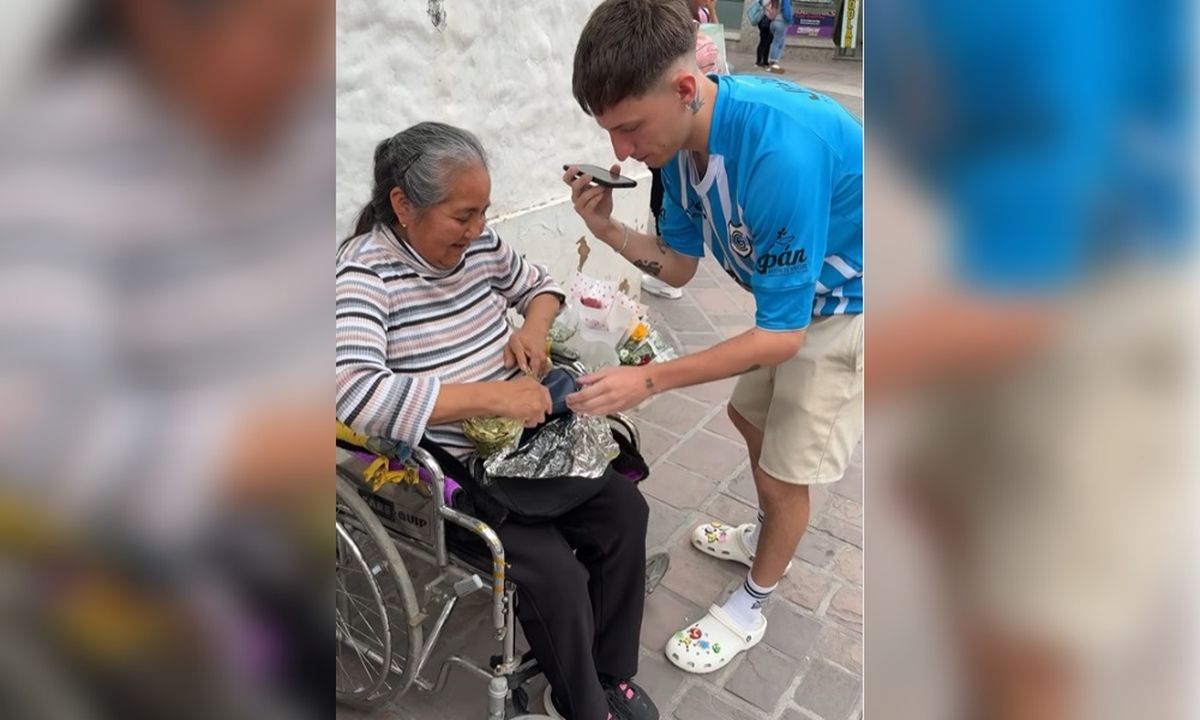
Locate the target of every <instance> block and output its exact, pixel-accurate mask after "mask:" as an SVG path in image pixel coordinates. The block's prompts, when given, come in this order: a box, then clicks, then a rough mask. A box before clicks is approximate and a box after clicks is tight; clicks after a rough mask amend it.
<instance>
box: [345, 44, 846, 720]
mask: <svg viewBox="0 0 1200 720" xmlns="http://www.w3.org/2000/svg"><path fill="white" fill-rule="evenodd" d="M730 60H731V61H732V62H734V63H735V65H736V66H737V69H738V71H739V72H740V71H744V69H746V68H749V69H751V70H756V68H754V63H753V56H749V55H747V56H742V55H741V54H738V53H731V54H730ZM784 67H785V68H787V70H788V73H787V74H786V75H785V77H788V78H790V79H794V80H796V81H798V82H800V83H802V84H804V85H806V86H808V87H812V88H813V89H815V90H818V91H823V92H827V93H829V94H830V95H832V96H833V97H835V98H836V99H837V100H839V101H840V102H842V103H843V104H844V105H845V106H846V107H847V109H849V110H850V111H851V112H853V113H855V114H856V115H858V116H860V117H861V113H862V81H861V69H862V64H861V63H859V62H854V61H831V62H818V61H799V60H797V61H793V62H791V63H789V62H788V60H787V59H786V56H785V61H784ZM642 299H643V302H645V303H646V304H647V305H649V306H650V308H651V310H652V317H653V318H654V319H655V320H656V321H657V322H658V324H659V326H660V327H666V328H669V329H670V333H672V334H673V335H674V336H675V339H676V340H677V343H678V346H679V347H680V348H681V349H682V350H685V351H689V352H690V351H694V350H699V349H703V348H705V347H708V346H709V345H712V344H713V343H715V342H718V341H720V340H722V339H724V338H726V337H730V336H732V335H735V334H737V333H739V332H741V331H743V330H745V329H747V328H749V327H750V325H751V324H752V322H753V314H754V304H753V300H752V298H751V297H750V295H749V294H748V293H746V292H744V291H743V290H741V289H740V288H739V287H738V286H737V285H736V284H735V283H734V282H733V281H732V280H731V279H729V278H728V277H727V276H726V275H725V274H724V272H722V271H721V270H720V269H719V268H718V267H716V266H715V265H714V264H712V263H710V262H708V261H705V262H703V263H701V266H700V271H699V272H698V273H697V276H696V278H695V279H694V280H693V281H692V282H691V283H690V284H689V285H688V287H687V288H686V289H685V292H684V296H683V297H682V298H681V299H678V300H662V299H659V298H655V297H651V296H648V295H647V296H643V298H642ZM732 387H733V380H726V381H722V382H716V383H710V384H708V385H703V386H699V387H694V388H688V389H685V390H681V391H675V392H669V393H665V394H663V395H660V396H658V397H656V398H654V399H653V400H651V401H650V402H649V403H647V404H646V405H645V406H644V407H642V408H641V409H639V410H638V411H637V412H636V413H634V415H635V418H636V420H637V422H638V426H639V428H640V430H641V434H642V442H643V450H644V452H645V454H646V458H647V460H648V461H649V462H650V463H651V474H650V477H649V478H648V479H647V480H646V481H645V482H644V483H643V484H642V486H641V487H642V489H643V491H644V493H645V494H646V496H647V500H648V501H649V503H650V530H649V533H648V536H647V540H646V542H647V546H648V548H649V549H650V550H651V551H654V550H668V551H669V552H670V554H671V569H670V571H669V572H668V573H667V576H666V577H665V578H664V580H663V582H662V585H660V587H659V588H658V590H656V591H655V592H654V594H652V595H651V596H650V597H649V598H648V599H647V604H646V616H645V622H644V623H643V627H642V636H641V640H642V649H641V668H640V672H639V675H638V677H637V680H638V682H639V683H641V684H642V685H643V686H644V687H645V688H646V689H647V691H648V692H649V693H650V695H651V696H652V697H653V698H654V700H655V701H656V703H657V704H658V706H659V709H660V711H661V716H662V718H663V720H751V719H754V720H767V719H770V720H802V719H808V720H813V719H818V720H860V719H861V718H862V701H861V697H860V696H861V690H862V669H863V638H862V628H863V585H862V582H863V507H862V497H863V476H862V448H861V447H860V448H859V449H858V451H857V452H856V453H855V461H854V462H853V464H852V465H851V467H850V469H849V470H848V471H847V474H846V476H845V477H844V478H843V479H842V480H841V482H838V483H835V484H833V485H829V486H825V487H818V488H815V489H814V492H813V495H812V497H813V510H812V516H811V523H810V526H809V530H808V531H807V532H806V533H805V535H804V538H803V539H802V540H801V542H800V545H799V547H798V548H797V550H796V559H797V561H796V562H795V563H794V567H793V569H792V572H791V573H790V574H789V575H788V576H787V577H785V578H784V579H783V581H782V582H781V584H780V586H779V589H778V590H777V591H776V592H775V594H774V596H773V597H772V599H771V601H770V605H769V607H768V612H767V618H768V621H769V626H768V629H767V634H766V638H765V639H764V640H763V642H762V643H760V644H759V645H758V646H757V647H755V648H754V649H752V650H751V651H750V652H748V653H745V654H743V655H741V656H740V657H738V658H737V659H736V660H735V661H734V662H732V663H731V664H730V665H729V666H728V667H726V668H724V669H722V670H721V671H720V672H717V673H714V674H711V675H688V674H686V673H683V672H681V671H679V670H676V669H675V667H674V666H672V665H671V664H670V663H668V662H667V660H666V658H665V657H664V656H663V654H662V647H663V645H664V644H665V643H666V640H667V637H668V636H669V635H670V634H671V633H672V632H674V631H676V630H678V629H680V628H682V627H683V626H684V624H685V623H687V622H690V621H693V620H696V619H698V618H700V617H701V616H703V614H704V612H705V611H706V609H707V608H708V606H709V605H710V604H712V603H714V602H722V601H724V599H725V598H726V597H727V596H728V595H729V593H730V592H731V591H732V590H733V588H734V587H736V586H737V585H738V584H739V583H740V582H741V581H742V580H743V579H744V577H745V569H744V568H743V567H742V566H740V565H736V564H732V563H722V562H719V561H717V560H714V559H712V558H709V557H708V556H706V555H703V554H701V553H700V552H699V551H697V550H695V549H694V548H693V547H691V544H690V543H689V541H688V538H689V535H690V532H691V529H692V528H693V527H694V526H695V525H696V524H697V523H699V522H701V521H703V520H705V519H708V518H718V519H721V520H723V521H726V522H729V523H742V522H749V521H752V520H753V519H754V517H755V499H754V497H755V494H754V484H753V480H752V479H751V477H750V471H749V461H748V459H747V456H746V449H745V444H744V443H743V442H742V441H741V439H740V436H739V435H738V434H737V431H736V430H735V429H734V428H733V426H732V425H731V424H730V422H729V420H728V418H727V417H726V415H725V402H726V400H727V399H728V397H729V393H730V391H731V389H732ZM464 600H465V602H463V603H461V604H460V606H459V608H458V609H457V610H456V611H455V620H454V622H453V624H452V627H450V628H448V630H447V634H446V636H444V638H443V641H442V643H441V649H440V651H439V652H438V653H437V654H436V656H435V657H434V658H433V659H431V660H430V662H429V664H428V665H427V668H437V667H439V665H440V659H441V658H443V657H445V656H447V655H449V654H451V653H452V652H458V653H463V654H467V655H469V656H471V657H474V658H477V659H481V660H482V659H485V658H487V657H488V656H490V655H491V654H493V653H495V652H496V646H495V643H494V641H492V640H491V639H490V637H489V633H488V632H487V628H488V627H489V625H488V622H489V620H488V617H487V611H488V608H489V607H490V606H489V605H488V604H487V598H485V597H483V594H482V593H476V594H474V595H472V596H468V597H467V598H464ZM427 672H428V671H427ZM451 686H452V687H451V688H450V689H448V690H446V691H444V692H442V693H441V694H439V695H432V696H431V695H427V694H425V693H421V692H417V691H415V690H414V691H412V692H410V693H408V694H407V695H406V696H404V697H403V698H400V699H399V700H397V701H396V702H395V703H393V704H392V705H391V706H389V707H387V708H384V709H382V710H380V711H378V712H377V713H375V714H374V715H373V716H372V717H374V718H380V719H381V720H475V719H476V718H482V717H483V715H484V708H485V703H486V686H485V683H484V682H483V681H482V680H481V679H479V678H476V677H473V676H470V675H467V674H466V673H463V672H460V671H454V672H453V673H452V679H451ZM530 688H531V697H533V698H534V700H533V702H532V705H533V708H532V711H534V712H540V711H541V700H540V698H541V691H542V689H543V688H544V680H541V679H539V680H536V681H534V682H533V683H532V684H531V686H530ZM338 717H339V718H343V719H344V720H351V719H355V720H357V719H358V718H361V717H365V716H362V715H360V714H358V713H355V712H351V711H348V710H345V709H340V710H339V711H338Z"/></svg>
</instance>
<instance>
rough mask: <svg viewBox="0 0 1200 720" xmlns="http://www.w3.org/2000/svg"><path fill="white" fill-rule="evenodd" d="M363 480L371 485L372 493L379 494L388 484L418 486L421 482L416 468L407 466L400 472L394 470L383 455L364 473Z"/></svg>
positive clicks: (377, 456) (378, 456) (376, 457)
mask: <svg viewBox="0 0 1200 720" xmlns="http://www.w3.org/2000/svg"><path fill="white" fill-rule="evenodd" d="M363 478H364V479H365V480H366V481H367V482H368V483H369V484H370V485H371V491H372V492H379V490H380V488H382V487H383V486H384V485H387V484H388V483H397V484H399V483H408V484H409V485H416V484H417V483H418V482H420V480H421V477H420V475H418V474H417V469H416V468H415V467H411V466H409V465H405V466H404V467H402V468H401V469H399V470H392V469H391V461H390V460H388V459H387V458H385V457H383V456H382V455H376V456H375V460H374V462H372V463H371V464H370V465H368V466H367V469H366V470H364V471H363Z"/></svg>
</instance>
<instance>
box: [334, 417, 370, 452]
mask: <svg viewBox="0 0 1200 720" xmlns="http://www.w3.org/2000/svg"><path fill="white" fill-rule="evenodd" d="M337 439H338V440H343V441H345V442H348V443H350V444H351V445H357V446H359V447H361V448H364V449H365V448H366V447H367V439H368V438H367V436H366V435H363V434H362V433H358V432H355V431H354V430H351V429H350V426H349V425H347V424H346V423H344V422H342V421H341V420H337Z"/></svg>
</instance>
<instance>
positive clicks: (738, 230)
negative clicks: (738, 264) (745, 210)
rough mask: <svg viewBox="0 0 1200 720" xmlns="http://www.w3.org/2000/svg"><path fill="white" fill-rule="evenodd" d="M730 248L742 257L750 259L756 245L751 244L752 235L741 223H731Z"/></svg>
mask: <svg viewBox="0 0 1200 720" xmlns="http://www.w3.org/2000/svg"><path fill="white" fill-rule="evenodd" d="M729 247H730V248H732V249H733V251H734V252H735V253H737V254H738V255H741V256H742V257H750V253H751V251H753V250H754V244H753V243H752V242H751V238H750V233H748V232H746V228H745V227H743V226H742V225H741V223H735V222H732V221H730V223H729Z"/></svg>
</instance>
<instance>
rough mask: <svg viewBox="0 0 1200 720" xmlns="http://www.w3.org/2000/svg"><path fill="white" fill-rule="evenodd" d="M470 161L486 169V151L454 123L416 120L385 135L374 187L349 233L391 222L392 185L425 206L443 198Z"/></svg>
mask: <svg viewBox="0 0 1200 720" xmlns="http://www.w3.org/2000/svg"><path fill="white" fill-rule="evenodd" d="M473 165H482V166H483V167H484V168H487V153H485V152H484V151H483V145H481V144H480V143H479V138H477V137H475V135H474V134H472V133H471V132H469V131H467V130H463V129H462V128H457V127H454V126H453V125H447V124H445V123H438V122H423V123H418V124H416V125H413V126H412V127H410V128H408V129H407V130H402V131H400V132H398V133H396V134H395V135H393V136H392V137H390V138H388V139H387V140H384V141H383V142H381V143H379V145H377V146H376V147H375V186H374V187H373V188H372V190H371V202H370V203H368V204H367V206H366V207H364V208H363V210H362V212H361V213H360V214H359V216H358V222H356V223H355V228H354V235H362V234H363V233H367V232H370V231H371V228H373V227H374V226H375V225H376V224H377V223H384V224H386V225H392V224H394V223H395V222H396V212H395V211H394V210H393V209H392V201H391V194H392V188H396V187H399V188H400V189H401V190H403V191H404V196H405V197H406V198H408V201H409V202H411V203H412V204H413V205H414V206H415V207H418V208H424V207H429V206H430V205H436V204H437V203H439V202H441V201H442V200H445V199H446V196H447V195H448V194H449V192H450V181H451V179H452V178H453V176H454V174H455V173H457V172H458V171H460V170H462V169H463V168H466V167H471V166H473Z"/></svg>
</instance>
